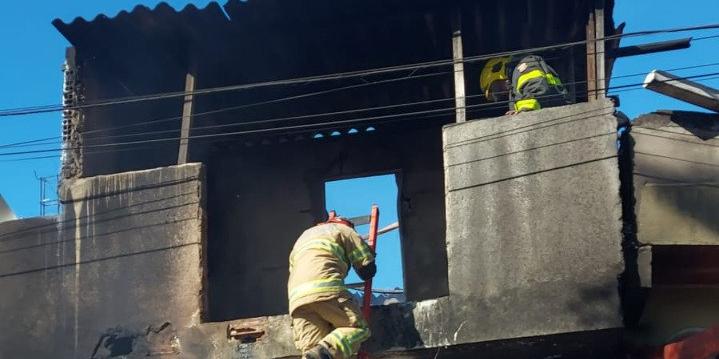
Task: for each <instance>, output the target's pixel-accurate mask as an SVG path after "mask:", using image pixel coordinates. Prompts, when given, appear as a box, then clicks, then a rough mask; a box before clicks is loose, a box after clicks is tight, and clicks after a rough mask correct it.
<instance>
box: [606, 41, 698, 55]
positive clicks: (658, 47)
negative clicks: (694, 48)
mask: <svg viewBox="0 0 719 359" xmlns="http://www.w3.org/2000/svg"><path fill="white" fill-rule="evenodd" d="M691 41H692V38H691V37H687V38H685V39H678V40H669V41H659V42H652V43H649V44H641V45H634V46H627V47H620V48H617V49H610V50H607V57H609V58H611V59H616V58H620V57H628V56H637V55H645V54H653V53H655V52H663V51H673V50H681V49H688V48H689V47H691Z"/></svg>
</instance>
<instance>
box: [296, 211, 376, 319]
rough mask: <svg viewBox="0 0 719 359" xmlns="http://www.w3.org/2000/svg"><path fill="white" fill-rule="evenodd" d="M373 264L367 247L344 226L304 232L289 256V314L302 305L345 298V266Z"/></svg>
mask: <svg viewBox="0 0 719 359" xmlns="http://www.w3.org/2000/svg"><path fill="white" fill-rule="evenodd" d="M373 261H374V256H373V255H372V252H371V251H370V248H369V246H367V244H366V243H365V242H364V241H363V240H362V238H360V236H359V235H358V234H357V232H355V231H354V230H353V229H352V228H350V227H348V226H345V225H343V224H336V223H324V224H320V225H317V226H315V227H312V228H310V229H308V230H306V231H305V232H304V233H302V235H301V236H300V237H299V238H298V239H297V242H295V246H294V247H293V248H292V252H291V253H290V278H289V280H288V282H287V295H288V298H289V306H290V308H289V310H290V314H292V313H293V312H294V310H295V309H297V308H298V307H300V306H302V305H304V304H307V303H312V302H317V301H322V300H328V299H333V298H338V297H340V296H345V295H347V289H346V288H345V285H344V279H345V277H346V276H347V271H348V270H349V267H350V266H354V268H355V269H358V268H362V267H364V266H366V265H369V264H370V263H372V262H373Z"/></svg>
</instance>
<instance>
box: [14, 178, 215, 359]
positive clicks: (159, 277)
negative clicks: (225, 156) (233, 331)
mask: <svg viewBox="0 0 719 359" xmlns="http://www.w3.org/2000/svg"><path fill="white" fill-rule="evenodd" d="M203 176H204V175H203V167H202V165H200V164H189V165H183V166H176V167H168V168H161V169H155V170H147V171H140V172H132V173H121V174H115V175H108V176H98V177H92V178H85V179H79V180H71V181H65V182H64V183H63V185H62V187H61V189H60V198H61V201H62V203H63V210H62V214H61V216H60V217H59V219H57V220H54V219H46V218H38V219H31V220H23V221H16V222H10V223H4V224H3V225H2V227H1V228H0V229H1V230H2V236H3V237H4V238H5V239H7V241H3V242H2V244H1V245H2V247H1V248H0V251H2V252H1V253H0V256H2V260H1V261H0V266H2V272H1V273H2V274H1V277H0V283H2V287H3V291H2V293H1V294H0V312H1V313H2V316H3V318H4V320H3V324H2V333H3V334H2V335H1V336H0V357H3V358H6V357H7V358H19V357H24V358H47V357H62V358H83V357H84V358H87V357H91V358H104V357H115V356H123V355H128V356H129V357H133V356H134V357H144V356H151V355H160V354H173V353H178V352H179V347H180V345H181V343H180V342H179V337H178V336H177V335H176V333H177V331H178V330H180V329H181V328H186V327H189V326H191V325H193V324H197V323H199V322H200V321H201V316H202V309H203V308H204V306H205V305H204V302H203V301H204V295H203V293H202V288H203V284H202V283H203V275H204V271H203V262H202V261H203V257H204V249H203V244H204V233H205V229H204V215H205V214H204V211H203V203H202V202H203V201H204V185H203Z"/></svg>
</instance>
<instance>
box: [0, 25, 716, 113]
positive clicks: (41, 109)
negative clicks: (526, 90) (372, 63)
mask: <svg viewBox="0 0 719 359" xmlns="http://www.w3.org/2000/svg"><path fill="white" fill-rule="evenodd" d="M717 28H719V24H708V25H699V26H687V27H679V28H668V29H659V30H649V31H639V32H633V33H626V34H615V35H609V36H605V37H603V38H598V39H595V40H579V41H573V42H565V43H560V44H554V45H548V46H540V47H534V48H529V49H521V50H513V51H503V52H497V53H493V54H486V55H479V56H469V57H465V58H464V59H463V62H464V63H472V62H477V61H484V60H488V59H491V58H494V57H500V56H513V55H519V54H525V53H532V52H541V51H547V50H552V49H564V48H568V47H571V46H578V45H584V44H587V43H588V42H598V41H608V40H614V39H619V38H628V37H637V36H647V35H655V34H662V33H675V32H685V31H696V30H708V29H717ZM454 63H455V60H454V59H446V60H436V61H428V62H421V63H415V64H408V65H398V66H388V67H380V68H374V69H366V70H357V71H347V72H338V73H334V74H327V75H319V76H309V77H301V78H294V79H286V80H273V81H265V82H257V83H251V84H240V85H231V86H222V87H214V88H207V89H200V90H195V91H190V92H185V91H176V92H164V93H157V94H152V95H143V96H133V97H124V98H116V99H108V100H102V101H97V102H94V103H89V104H83V105H77V106H63V105H62V104H59V105H43V106H35V107H25V108H14V109H4V110H0V117H7V116H20V115H29V114H36V113H47V112H58V111H62V110H77V109H84V108H92V107H103V106H110V105H118V104H128V103H136V102H143V101H154V100H162V99H170V98H178V97H184V96H187V95H204V94H211V93H217V92H228V91H239V90H248V89H256V88H263V87H271V86H285V85H292V84H307V83H313V82H320V81H329V80H340V79H346V78H352V77H363V76H369V75H379V74H386V73H391V72H397V71H403V70H418V69H423V68H430V67H439V66H449V65H453V64H454Z"/></svg>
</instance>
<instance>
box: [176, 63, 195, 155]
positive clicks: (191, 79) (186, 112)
mask: <svg viewBox="0 0 719 359" xmlns="http://www.w3.org/2000/svg"><path fill="white" fill-rule="evenodd" d="M193 91H195V76H194V75H193V74H191V73H189V72H188V73H187V75H186V76H185V93H186V95H185V103H184V105H183V106H182V128H181V129H180V150H179V152H178V154H177V164H178V165H181V164H184V163H187V161H188V147H189V142H190V141H189V138H188V137H189V136H190V129H191V128H192V119H193V117H194V116H192V104H193V96H192V95H188V93H192V92H193Z"/></svg>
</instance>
